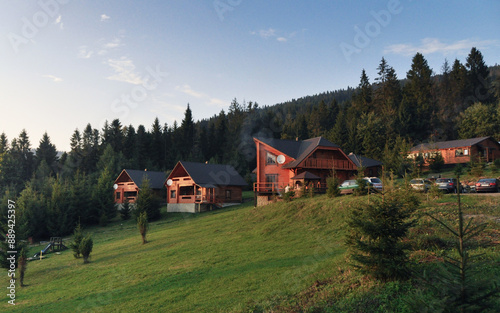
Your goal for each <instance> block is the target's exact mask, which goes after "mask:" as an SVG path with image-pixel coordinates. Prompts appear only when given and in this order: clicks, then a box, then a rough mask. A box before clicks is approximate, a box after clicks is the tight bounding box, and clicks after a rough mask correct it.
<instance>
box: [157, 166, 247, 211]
mask: <svg viewBox="0 0 500 313" xmlns="http://www.w3.org/2000/svg"><path fill="white" fill-rule="evenodd" d="M165 185H166V187H167V212H188V213H196V212H201V211H205V210H208V209H211V208H213V207H214V206H215V207H221V206H225V205H228V204H233V203H241V202H242V200H243V197H242V190H243V187H244V186H247V183H246V182H245V180H244V179H243V178H242V177H241V176H240V175H239V174H238V172H237V171H236V170H235V169H234V167H232V166H231V165H222V164H206V163H195V162H184V161H179V162H178V163H177V164H176V165H175V167H174V169H173V170H172V172H171V173H170V175H169V176H168V178H167V181H166V182H165Z"/></svg>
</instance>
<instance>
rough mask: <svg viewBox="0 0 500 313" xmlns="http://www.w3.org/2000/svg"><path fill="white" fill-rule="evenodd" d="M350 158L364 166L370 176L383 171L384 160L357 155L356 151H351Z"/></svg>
mask: <svg viewBox="0 0 500 313" xmlns="http://www.w3.org/2000/svg"><path fill="white" fill-rule="evenodd" d="M348 157H349V159H351V161H352V162H353V163H354V164H356V166H357V167H358V168H359V167H363V168H364V169H365V171H364V174H365V176H368V177H374V176H380V174H381V173H382V165H383V164H382V162H380V161H377V160H374V159H370V158H367V157H364V156H361V155H356V154H354V153H352V152H351V153H349V155H348Z"/></svg>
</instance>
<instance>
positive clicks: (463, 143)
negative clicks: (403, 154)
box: [410, 137, 498, 152]
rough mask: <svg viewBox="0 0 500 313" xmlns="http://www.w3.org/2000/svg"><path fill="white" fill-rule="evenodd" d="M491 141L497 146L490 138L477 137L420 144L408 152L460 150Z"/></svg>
mask: <svg viewBox="0 0 500 313" xmlns="http://www.w3.org/2000/svg"><path fill="white" fill-rule="evenodd" d="M487 139H491V140H492V141H494V142H495V143H497V144H498V142H497V141H496V140H494V139H493V138H492V137H478V138H469V139H459V140H450V141H439V142H429V143H421V144H419V145H417V146H414V147H413V148H411V150H410V151H412V152H418V151H425V150H435V149H451V148H460V147H470V146H474V145H476V144H478V143H480V142H482V141H484V140H487Z"/></svg>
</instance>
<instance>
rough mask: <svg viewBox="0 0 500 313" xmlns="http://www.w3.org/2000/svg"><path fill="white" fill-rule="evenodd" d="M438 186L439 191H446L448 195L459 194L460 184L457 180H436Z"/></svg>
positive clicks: (461, 189)
mask: <svg viewBox="0 0 500 313" xmlns="http://www.w3.org/2000/svg"><path fill="white" fill-rule="evenodd" d="M436 185H437V186H438V188H439V190H442V191H446V192H448V193H451V192H454V193H456V192H457V190H458V189H457V188H458V183H457V179H456V178H438V179H436ZM462 191H463V188H462V186H460V192H462Z"/></svg>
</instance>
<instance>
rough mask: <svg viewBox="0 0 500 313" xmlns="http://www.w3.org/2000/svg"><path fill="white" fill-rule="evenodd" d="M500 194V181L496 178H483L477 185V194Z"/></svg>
mask: <svg viewBox="0 0 500 313" xmlns="http://www.w3.org/2000/svg"><path fill="white" fill-rule="evenodd" d="M485 191H489V192H500V181H499V180H498V179H496V178H481V179H480V180H478V181H477V183H476V192H485Z"/></svg>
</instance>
